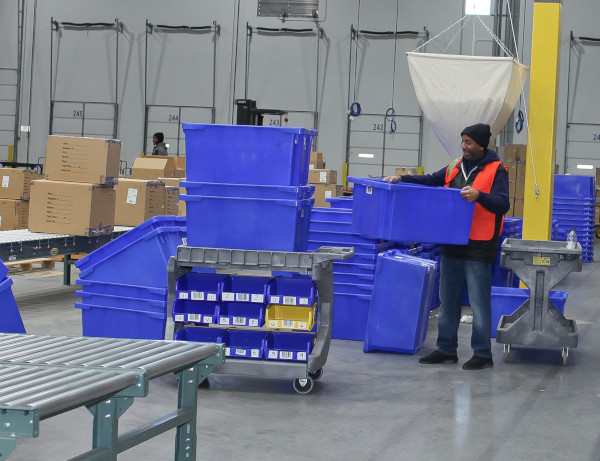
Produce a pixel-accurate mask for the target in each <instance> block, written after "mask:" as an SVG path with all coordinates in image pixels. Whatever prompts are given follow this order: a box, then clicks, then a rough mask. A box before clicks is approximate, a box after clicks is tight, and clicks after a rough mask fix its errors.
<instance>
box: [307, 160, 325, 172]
mask: <svg viewBox="0 0 600 461" xmlns="http://www.w3.org/2000/svg"><path fill="white" fill-rule="evenodd" d="M324 168H325V162H321V161H318V160H317V161H316V162H311V163H309V164H308V169H309V170H323V169H324Z"/></svg>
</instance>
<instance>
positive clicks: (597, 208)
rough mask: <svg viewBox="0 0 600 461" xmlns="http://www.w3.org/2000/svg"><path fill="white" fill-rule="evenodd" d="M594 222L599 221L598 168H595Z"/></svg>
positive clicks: (599, 176)
mask: <svg viewBox="0 0 600 461" xmlns="http://www.w3.org/2000/svg"><path fill="white" fill-rule="evenodd" d="M594 222H595V223H600V168H596V208H595V213H594Z"/></svg>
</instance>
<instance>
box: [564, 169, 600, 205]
mask: <svg viewBox="0 0 600 461" xmlns="http://www.w3.org/2000/svg"><path fill="white" fill-rule="evenodd" d="M594 182H595V178H594V177H593V176H578V175H564V174H555V175H554V197H560V198H562V199H574V198H590V197H595V195H596V194H595V190H594Z"/></svg>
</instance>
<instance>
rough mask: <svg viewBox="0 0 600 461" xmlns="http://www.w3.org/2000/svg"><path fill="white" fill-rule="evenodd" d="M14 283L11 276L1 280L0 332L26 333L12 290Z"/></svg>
mask: <svg viewBox="0 0 600 461" xmlns="http://www.w3.org/2000/svg"><path fill="white" fill-rule="evenodd" d="M2 265H3V264H2ZM3 266H4V265H3ZM12 284H13V281H12V279H11V278H10V277H4V279H3V280H2V282H0V333H25V326H24V325H23V320H22V319H21V314H20V313H19V308H18V307H17V303H16V301H15V297H14V295H13V292H12V288H11V286H12Z"/></svg>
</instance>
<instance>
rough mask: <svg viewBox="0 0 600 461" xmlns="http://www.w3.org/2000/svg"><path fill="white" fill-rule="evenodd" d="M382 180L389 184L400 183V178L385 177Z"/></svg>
mask: <svg viewBox="0 0 600 461" xmlns="http://www.w3.org/2000/svg"><path fill="white" fill-rule="evenodd" d="M383 180H384V181H387V182H389V183H395V182H402V176H386V177H385V178H383Z"/></svg>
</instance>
